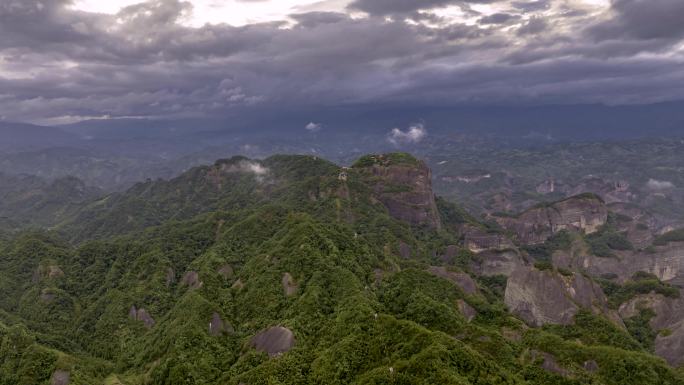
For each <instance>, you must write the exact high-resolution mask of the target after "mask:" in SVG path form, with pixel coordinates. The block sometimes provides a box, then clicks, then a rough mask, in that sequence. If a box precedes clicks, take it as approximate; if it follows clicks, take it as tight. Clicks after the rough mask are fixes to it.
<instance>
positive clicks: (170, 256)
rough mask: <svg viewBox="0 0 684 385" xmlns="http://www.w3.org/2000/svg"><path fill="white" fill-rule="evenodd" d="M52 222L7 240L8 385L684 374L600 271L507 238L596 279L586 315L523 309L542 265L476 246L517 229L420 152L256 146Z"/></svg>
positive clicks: (1, 332)
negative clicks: (440, 190) (255, 156)
mask: <svg viewBox="0 0 684 385" xmlns="http://www.w3.org/2000/svg"><path fill="white" fill-rule="evenodd" d="M20 214H21V213H19V214H16V215H17V218H19V217H21V215H20ZM13 215H14V214H13ZM51 218H52V219H51V220H52V222H51V223H49V225H50V226H53V230H50V231H24V232H21V233H18V234H14V235H11V236H7V237H5V238H0V292H1V293H3V295H2V297H0V384H1V385H10V384H12V385H15V384H22V385H23V384H25V385H34V384H52V385H65V384H74V385H86V384H87V385H92V384H106V385H114V384H122V385H147V384H168V385H176V384H197V385H199V384H234V385H238V384H249V385H256V384H459V385H461V384H463V385H465V384H539V385H542V384H606V385H612V384H654V385H655V384H683V383H684V376H683V374H682V373H681V372H680V371H678V370H676V369H674V368H673V367H672V366H670V365H668V364H667V363H666V361H665V360H663V359H661V358H659V357H656V356H655V355H653V354H652V346H649V345H648V344H647V343H646V342H648V341H651V340H652V338H655V337H654V336H651V337H649V336H646V337H644V338H641V339H640V338H636V336H643V333H646V334H648V333H649V332H652V330H651V329H650V328H649V326H648V325H644V322H641V323H639V322H638V321H639V320H638V319H636V318H634V319H630V320H631V321H634V322H633V323H630V324H629V325H627V326H628V327H626V326H625V325H624V324H622V323H621V321H620V320H619V319H614V318H611V314H613V313H614V311H612V310H610V309H609V306H610V304H608V303H607V300H606V305H605V306H606V307H605V308H603V307H601V306H602V305H601V306H599V304H598V302H600V301H603V300H605V298H604V297H601V296H602V295H603V292H602V291H601V288H600V287H599V286H598V284H597V283H595V282H594V281H593V280H592V279H591V278H590V277H588V276H586V277H585V276H584V275H582V274H580V273H579V272H574V271H566V270H563V269H557V268H555V267H554V266H550V267H548V266H544V265H539V264H537V265H534V266H533V258H534V255H533V253H531V252H526V251H524V250H519V249H518V247H517V246H516V245H515V244H513V243H511V244H510V245H509V244H508V243H505V244H504V243H502V242H498V243H497V245H498V246H502V245H503V246H502V247H499V248H498V249H497V250H489V251H490V252H492V253H498V254H497V258H503V257H502V256H505V255H511V253H513V255H514V256H515V258H519V260H517V259H516V261H517V262H516V263H517V264H519V265H520V266H524V269H525V271H524V272H525V274H527V275H525V276H526V277H533V278H534V281H533V282H535V285H536V284H538V285H540V286H541V287H542V289H543V288H545V287H546V288H551V289H553V290H555V291H559V292H561V294H560V295H564V294H563V292H562V291H563V290H565V289H566V288H567V287H573V290H574V291H575V292H577V293H583V290H585V288H587V287H589V288H591V291H592V293H594V294H593V297H591V298H590V302H591V303H589V304H588V305H587V306H582V304H583V303H584V302H582V299H581V298H574V297H573V298H570V297H568V298H567V300H568V303H569V305H568V306H574V308H573V309H574V312H573V313H572V314H570V316H569V321H568V322H558V323H555V324H544V325H543V326H541V327H530V326H528V324H529V322H528V323H527V324H526V322H527V320H526V318H525V317H523V316H520V314H516V313H512V312H509V311H508V310H507V305H508V307H510V304H511V303H512V302H511V298H513V300H515V304H516V305H519V306H518V307H517V308H516V309H518V310H519V309H521V306H523V305H525V304H526V303H528V302H525V300H529V298H528V297H526V296H524V295H523V296H513V294H515V293H511V292H510V289H507V279H511V280H515V279H518V278H519V277H521V276H523V275H524V274H522V273H521V270H520V269H517V268H516V272H514V273H511V274H509V275H510V278H507V276H506V274H498V273H500V272H497V274H492V273H491V271H490V270H491V266H489V265H487V264H486V262H487V261H486V258H489V257H487V254H480V253H477V254H476V253H475V252H474V251H473V250H471V248H470V247H466V246H468V245H469V244H470V243H469V242H467V241H470V242H471V243H473V242H474V243H478V242H479V243H478V244H482V242H481V240H482V239H483V238H482V237H485V238H486V237H494V238H496V239H503V238H506V237H507V232H509V231H511V230H508V229H507V228H505V227H502V226H500V225H499V224H497V223H480V222H478V221H477V220H476V219H475V218H473V217H471V216H469V215H468V214H467V213H465V212H464V211H463V210H462V209H461V208H460V207H458V206H457V205H454V204H452V203H449V202H446V201H444V200H442V199H436V198H435V197H434V194H433V193H432V187H431V175H430V170H429V169H428V168H427V167H426V166H425V164H424V163H423V162H421V161H418V160H416V159H415V158H413V157H411V156H410V155H407V154H387V155H372V156H366V157H363V158H361V159H359V160H358V161H357V162H356V163H355V164H354V165H353V166H352V167H350V168H342V167H339V166H337V165H335V164H332V163H330V162H327V161H325V160H322V159H318V158H316V157H312V156H274V157H271V158H268V159H266V160H263V161H256V160H250V159H247V158H242V157H236V158H232V159H228V160H220V161H218V162H216V163H215V164H214V165H211V166H205V167H198V168H195V169H192V170H190V171H188V172H186V173H184V174H182V175H180V176H178V177H177V178H175V179H171V180H168V181H164V180H159V181H147V182H144V183H139V184H137V185H135V186H133V187H132V188H131V189H129V190H128V191H126V192H122V193H116V194H112V195H109V196H106V197H104V198H99V199H95V200H91V201H89V202H88V203H84V204H81V205H80V206H79V207H78V208H77V209H76V210H75V211H73V212H70V213H69V215H66V216H64V217H51ZM525 218H526V217H525ZM525 218H523V219H525ZM568 218H569V216H568V215H566V216H565V217H562V218H561V220H559V223H560V222H562V220H563V221H565V222H562V223H563V224H565V225H566V226H565V227H566V230H567V231H571V230H573V229H572V223H574V222H573V220H574V219H573V218H569V219H568ZM525 220H527V219H525ZM602 220H604V221H607V220H608V219H607V218H603V219H602ZM524 223H527V222H524ZM582 223H584V222H582ZM513 225H517V223H514V224H513ZM513 225H511V228H512V229H518V227H515V226H513ZM523 228H525V229H526V227H523ZM552 230H555V228H554V229H552ZM579 230H582V229H579ZM474 234H475V235H477V236H478V237H480V238H477V237H476V236H475V235H474ZM559 234H560V235H559ZM562 234H565V233H554V234H551V235H550V236H551V237H553V238H551V241H547V243H549V244H547V243H545V244H544V245H545V246H546V247H547V248H550V247H551V246H550V242H552V241H554V242H555V243H554V245H561V246H557V248H559V249H563V248H564V246H567V245H565V243H563V242H560V241H559V240H558V237H561V236H562ZM573 234H574V235H577V234H579V235H577V236H579V237H583V235H582V234H581V233H577V234H575V233H573ZM566 243H567V242H566ZM511 258H513V257H511ZM487 266H489V267H487ZM535 266H536V267H535ZM488 269H489V270H488ZM649 279H650V280H651V281H652V282H655V283H654V284H661V285H665V284H662V283H661V282H660V281H659V280H658V278H657V277H656V278H652V277H649ZM654 279H655V281H654ZM651 281H650V282H651ZM514 282H515V283H516V284H517V281H514ZM530 282H532V281H530ZM566 284H567V286H566ZM611 284H612V285H613V286H611V287H612V288H613V289H614V292H616V293H620V294H619V295H622V297H624V298H633V296H630V295H627V294H625V293H626V292H625V289H624V287H623V286H621V285H620V283H611ZM573 285H574V286H573ZM518 286H522V287H524V286H525V285H524V284H523V285H518ZM518 286H515V287H518ZM510 287H513V286H511V285H509V288H510ZM534 287H536V286H534ZM606 287H608V286H606ZM555 291H553V293H555ZM551 292H552V291H550V293H551ZM564 298H565V297H564ZM611 298H612V297H611ZM594 305H595V306H594ZM523 307H524V306H523ZM525 309H527V310H530V311H531V309H530V308H529V306H528V307H527V308H525ZM561 310H565V309H561ZM534 314H535V315H538V314H541V313H539V312H537V313H534ZM646 323H648V319H646ZM533 326H534V325H533ZM639 333H641V334H639ZM643 341H645V342H643Z"/></svg>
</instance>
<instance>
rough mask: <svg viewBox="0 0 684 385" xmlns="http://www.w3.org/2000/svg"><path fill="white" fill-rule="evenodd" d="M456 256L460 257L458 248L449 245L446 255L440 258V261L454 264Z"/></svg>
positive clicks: (445, 251)
mask: <svg viewBox="0 0 684 385" xmlns="http://www.w3.org/2000/svg"><path fill="white" fill-rule="evenodd" d="M456 255H458V246H456V245H449V246H447V248H446V250H444V253H443V254H442V255H440V256H439V259H441V260H442V262H444V263H453V262H454V258H456Z"/></svg>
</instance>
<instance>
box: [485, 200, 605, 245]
mask: <svg viewBox="0 0 684 385" xmlns="http://www.w3.org/2000/svg"><path fill="white" fill-rule="evenodd" d="M495 219H496V221H497V222H498V223H499V224H500V225H501V226H502V227H504V228H505V229H507V230H508V231H510V232H512V233H513V234H515V237H516V239H517V240H518V241H519V242H520V243H523V244H536V243H542V242H544V241H545V240H546V239H548V238H549V237H550V236H551V235H553V234H555V233H557V232H559V231H561V230H566V229H568V230H576V231H583V232H585V233H587V234H591V233H593V232H596V231H597V230H598V229H599V227H601V226H602V225H604V224H605V223H606V221H607V219H608V209H607V207H606V204H605V202H604V201H603V200H602V199H601V198H600V197H598V196H596V195H593V194H583V195H578V196H574V197H571V198H568V199H564V200H562V201H559V202H555V203H550V204H543V205H538V206H535V207H533V208H531V209H529V210H527V211H524V212H523V213H521V214H520V215H518V216H515V217H509V216H498V217H495Z"/></svg>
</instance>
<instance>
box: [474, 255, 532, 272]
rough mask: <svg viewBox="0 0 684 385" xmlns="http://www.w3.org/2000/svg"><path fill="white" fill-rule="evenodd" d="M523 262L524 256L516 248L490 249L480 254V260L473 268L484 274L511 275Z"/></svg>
mask: <svg viewBox="0 0 684 385" xmlns="http://www.w3.org/2000/svg"><path fill="white" fill-rule="evenodd" d="M522 264H523V260H522V257H521V256H520V254H519V253H518V252H517V251H515V250H504V251H496V250H489V251H485V252H482V253H480V254H478V261H476V262H474V263H473V266H472V269H473V270H474V271H475V272H476V273H477V274H479V275H484V276H493V275H505V276H509V275H511V274H512V273H513V271H515V269H517V268H518V267H519V266H521V265H522Z"/></svg>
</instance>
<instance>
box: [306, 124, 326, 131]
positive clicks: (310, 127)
mask: <svg viewBox="0 0 684 385" xmlns="http://www.w3.org/2000/svg"><path fill="white" fill-rule="evenodd" d="M321 128H323V125H322V124H320V123H314V122H311V123H309V124H307V125H306V126H304V129H305V130H307V131H309V132H318V131H320V130H321Z"/></svg>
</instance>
